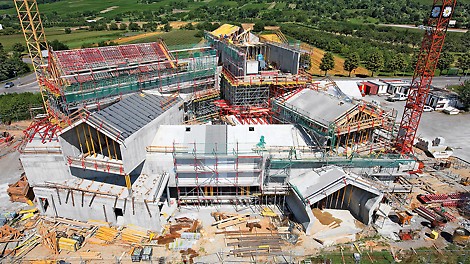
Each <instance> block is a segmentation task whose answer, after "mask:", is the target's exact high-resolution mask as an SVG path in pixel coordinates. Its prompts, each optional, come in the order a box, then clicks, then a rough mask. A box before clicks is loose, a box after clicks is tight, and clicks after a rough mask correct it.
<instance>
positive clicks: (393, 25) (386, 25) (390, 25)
mask: <svg viewBox="0 0 470 264" xmlns="http://www.w3.org/2000/svg"><path fill="white" fill-rule="evenodd" d="M379 26H385V27H398V28H411V29H421V30H424V29H423V28H418V27H416V26H414V25H399V24H379ZM447 31H449V32H459V33H465V32H467V31H468V29H460V28H448V29H447Z"/></svg>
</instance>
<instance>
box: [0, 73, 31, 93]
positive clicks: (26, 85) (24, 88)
mask: <svg viewBox="0 0 470 264" xmlns="http://www.w3.org/2000/svg"><path fill="white" fill-rule="evenodd" d="M12 82H13V83H14V84H15V86H13V87H11V88H5V87H4V84H5V82H1V83H0V94H4V93H25V92H33V93H34V92H39V86H38V82H37V81H36V75H35V74H34V73H32V74H28V75H26V76H24V77H20V78H17V79H14V80H13V81H12Z"/></svg>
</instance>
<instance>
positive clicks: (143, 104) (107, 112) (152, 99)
mask: <svg viewBox="0 0 470 264" xmlns="http://www.w3.org/2000/svg"><path fill="white" fill-rule="evenodd" d="M165 100H166V99H165V97H163V96H158V95H153V94H145V95H141V94H133V95H130V96H128V97H125V98H124V99H122V100H121V101H120V102H118V103H115V104H113V105H111V106H109V107H107V108H105V109H103V110H100V111H98V112H95V113H93V114H92V116H95V117H97V118H98V119H99V120H103V121H104V122H106V123H108V124H110V125H112V126H113V127H115V128H116V129H117V130H119V132H120V133H121V137H122V138H128V137H129V136H131V135H132V134H133V133H135V132H137V131H138V130H139V129H141V128H142V127H144V126H145V125H147V124H148V123H150V122H151V121H152V120H154V119H155V118H157V117H159V116H160V115H161V114H162V113H163V112H165V110H164V109H162V104H161V102H163V101H165ZM179 101H181V99H180V98H176V102H179Z"/></svg>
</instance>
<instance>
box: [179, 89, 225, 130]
mask: <svg viewBox="0 0 470 264" xmlns="http://www.w3.org/2000/svg"><path fill="white" fill-rule="evenodd" d="M219 99H220V91H219V90H218V89H207V90H203V91H197V92H194V93H193V94H192V95H191V98H190V99H189V100H188V101H187V102H185V104H184V107H185V114H186V116H185V123H187V124H196V123H205V122H207V121H209V120H211V119H214V118H216V117H217V116H218V114H217V108H216V104H215V101H217V100H219Z"/></svg>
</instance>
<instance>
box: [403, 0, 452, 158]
mask: <svg viewBox="0 0 470 264" xmlns="http://www.w3.org/2000/svg"><path fill="white" fill-rule="evenodd" d="M456 2H457V1H456V0H434V2H433V7H432V10H431V14H430V15H429V19H428V23H427V26H426V31H425V33H424V37H423V41H422V43H421V49H420V52H419V55H418V60H417V63H416V67H415V71H414V74H413V79H412V81H411V87H410V93H409V95H408V99H407V101H406V104H405V111H404V112H403V118H402V120H401V124H400V129H399V131H398V135H397V142H396V147H397V149H398V151H400V153H401V154H410V153H412V152H413V142H414V139H415V136H416V131H417V130H418V126H419V121H420V120H421V115H422V114H423V108H424V103H425V102H426V97H427V96H428V92H429V89H430V85H431V82H432V78H433V77H434V71H435V70H436V66H437V62H438V60H439V56H440V55H441V50H442V47H443V46H444V40H445V37H446V32H447V27H448V26H449V21H450V19H451V18H452V14H453V13H454V8H455V4H456Z"/></svg>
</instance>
